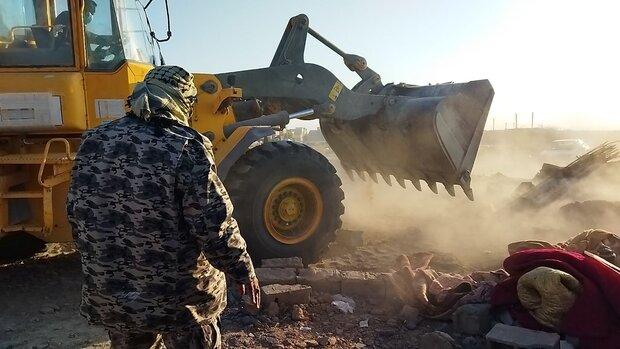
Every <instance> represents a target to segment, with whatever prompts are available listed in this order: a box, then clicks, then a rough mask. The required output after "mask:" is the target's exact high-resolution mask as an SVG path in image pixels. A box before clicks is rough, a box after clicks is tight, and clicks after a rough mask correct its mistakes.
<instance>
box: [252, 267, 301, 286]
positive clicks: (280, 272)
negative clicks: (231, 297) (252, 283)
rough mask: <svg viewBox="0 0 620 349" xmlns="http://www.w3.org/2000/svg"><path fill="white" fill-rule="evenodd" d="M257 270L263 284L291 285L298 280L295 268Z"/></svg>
mask: <svg viewBox="0 0 620 349" xmlns="http://www.w3.org/2000/svg"><path fill="white" fill-rule="evenodd" d="M255 270H256V277H258V281H259V282H260V284H261V285H272V284H285V285H291V284H294V283H296V280H297V271H296V269H294V268H256V269H255Z"/></svg>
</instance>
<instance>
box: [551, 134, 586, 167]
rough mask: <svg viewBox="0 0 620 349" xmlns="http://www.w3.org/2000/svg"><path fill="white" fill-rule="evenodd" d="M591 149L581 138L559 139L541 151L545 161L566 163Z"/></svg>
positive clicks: (558, 163) (557, 163)
mask: <svg viewBox="0 0 620 349" xmlns="http://www.w3.org/2000/svg"><path fill="white" fill-rule="evenodd" d="M588 151H590V146H589V145H587V144H586V142H584V141H583V140H581V139H557V140H555V141H552V142H551V146H550V147H549V148H548V149H546V150H543V151H542V152H541V153H540V157H541V158H542V160H543V161H544V162H547V163H551V164H555V165H564V164H568V163H569V162H571V161H573V160H575V159H576V158H578V157H579V156H581V155H583V154H585V153H587V152H588Z"/></svg>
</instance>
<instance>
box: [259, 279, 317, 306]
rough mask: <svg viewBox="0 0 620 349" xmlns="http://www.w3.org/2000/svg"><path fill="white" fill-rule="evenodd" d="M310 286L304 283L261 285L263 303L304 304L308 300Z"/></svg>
mask: <svg viewBox="0 0 620 349" xmlns="http://www.w3.org/2000/svg"><path fill="white" fill-rule="evenodd" d="M311 290H312V288H311V287H310V286H306V285H281V284H273V285H267V286H263V287H261V297H262V302H263V303H264V304H263V305H269V304H270V303H271V302H278V304H280V305H282V304H289V305H292V304H306V303H309V302H310V292H311Z"/></svg>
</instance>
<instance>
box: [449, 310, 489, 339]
mask: <svg viewBox="0 0 620 349" xmlns="http://www.w3.org/2000/svg"><path fill="white" fill-rule="evenodd" d="M452 324H453V326H454V329H455V330H456V331H457V332H460V333H464V334H470V335H483V334H485V333H487V332H489V330H490V329H491V305H490V304H465V305H462V306H460V307H459V308H458V309H456V310H455V311H454V313H452Z"/></svg>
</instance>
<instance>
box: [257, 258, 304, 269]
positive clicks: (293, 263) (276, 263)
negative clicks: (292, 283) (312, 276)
mask: <svg viewBox="0 0 620 349" xmlns="http://www.w3.org/2000/svg"><path fill="white" fill-rule="evenodd" d="M261 267H263V268H303V267H304V263H303V261H302V260H301V258H299V257H290V258H269V259H263V260H262V261H261Z"/></svg>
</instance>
